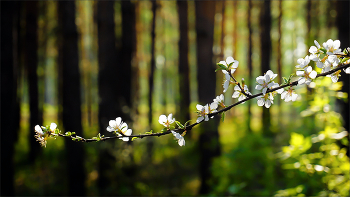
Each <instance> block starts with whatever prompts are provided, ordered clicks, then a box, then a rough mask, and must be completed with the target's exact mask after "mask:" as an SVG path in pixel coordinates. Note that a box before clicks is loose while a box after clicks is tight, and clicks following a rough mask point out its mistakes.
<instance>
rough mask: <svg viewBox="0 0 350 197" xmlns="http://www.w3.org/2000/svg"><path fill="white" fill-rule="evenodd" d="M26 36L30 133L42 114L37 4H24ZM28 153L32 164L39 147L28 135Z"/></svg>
mask: <svg viewBox="0 0 350 197" xmlns="http://www.w3.org/2000/svg"><path fill="white" fill-rule="evenodd" d="M25 5H26V20H25V21H26V28H25V29H26V34H25V49H26V50H25V59H26V61H25V67H26V70H27V73H28V84H29V85H28V87H29V88H28V93H29V109H30V121H29V122H30V124H29V125H30V126H29V128H30V131H33V129H34V127H35V125H42V114H40V112H39V89H38V75H37V68H38V2H37V1H32V2H29V1H28V2H26V4H25ZM29 142H30V151H29V161H30V162H34V161H35V159H36V157H37V155H38V153H40V150H41V148H40V145H39V143H38V142H37V141H36V139H35V138H34V135H29Z"/></svg>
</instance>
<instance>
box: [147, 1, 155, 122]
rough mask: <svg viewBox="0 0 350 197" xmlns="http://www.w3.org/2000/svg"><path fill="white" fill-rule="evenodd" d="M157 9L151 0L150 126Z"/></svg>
mask: <svg viewBox="0 0 350 197" xmlns="http://www.w3.org/2000/svg"><path fill="white" fill-rule="evenodd" d="M156 11H157V2H156V1H152V14H153V18H152V28H151V69H150V71H149V74H148V90H149V92H148V108H149V111H148V123H149V126H150V127H152V113H153V105H152V104H153V89H154V70H155V67H156V62H155V55H154V48H155V38H156V32H155V27H156V17H157V16H156V13H157V12H156Z"/></svg>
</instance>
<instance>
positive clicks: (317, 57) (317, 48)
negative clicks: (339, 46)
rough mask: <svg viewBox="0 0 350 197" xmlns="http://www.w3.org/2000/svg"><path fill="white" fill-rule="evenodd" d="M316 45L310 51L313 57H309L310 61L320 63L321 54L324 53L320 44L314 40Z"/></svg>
mask: <svg viewBox="0 0 350 197" xmlns="http://www.w3.org/2000/svg"><path fill="white" fill-rule="evenodd" d="M314 43H315V45H316V46H311V47H310V49H309V52H310V53H311V55H310V56H309V59H310V60H312V61H315V62H318V61H320V53H323V52H322V51H321V50H320V48H321V46H320V44H318V42H317V41H316V40H314Z"/></svg>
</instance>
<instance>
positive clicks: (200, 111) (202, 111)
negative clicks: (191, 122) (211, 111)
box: [196, 104, 209, 123]
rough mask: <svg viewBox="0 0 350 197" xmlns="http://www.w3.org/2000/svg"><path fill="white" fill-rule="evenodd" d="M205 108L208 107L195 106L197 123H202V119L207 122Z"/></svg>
mask: <svg viewBox="0 0 350 197" xmlns="http://www.w3.org/2000/svg"><path fill="white" fill-rule="evenodd" d="M206 106H207V107H208V104H207V105H205V106H202V105H200V104H197V105H196V108H197V114H198V118H197V123H199V122H201V121H203V119H204V121H208V120H209V117H208V115H207V114H206V112H205V107H206Z"/></svg>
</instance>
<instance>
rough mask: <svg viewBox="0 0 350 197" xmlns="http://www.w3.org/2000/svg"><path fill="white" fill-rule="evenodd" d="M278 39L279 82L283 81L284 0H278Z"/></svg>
mask: <svg viewBox="0 0 350 197" xmlns="http://www.w3.org/2000/svg"><path fill="white" fill-rule="evenodd" d="M278 10H279V15H278V21H277V28H278V40H277V74H278V84H281V83H282V47H281V38H282V13H283V12H282V0H279V1H278Z"/></svg>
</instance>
